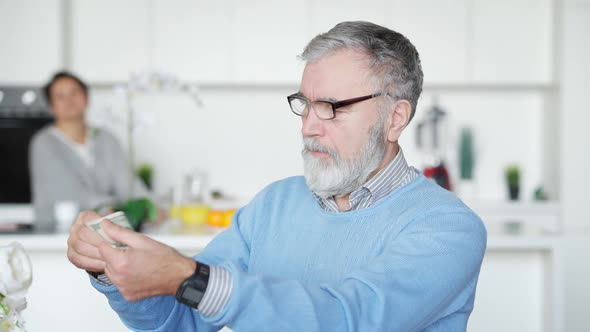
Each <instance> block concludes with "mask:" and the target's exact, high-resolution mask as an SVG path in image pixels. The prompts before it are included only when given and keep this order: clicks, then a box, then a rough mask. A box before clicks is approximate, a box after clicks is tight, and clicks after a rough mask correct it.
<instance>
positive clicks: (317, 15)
mask: <svg viewBox="0 0 590 332" xmlns="http://www.w3.org/2000/svg"><path fill="white" fill-rule="evenodd" d="M385 6H386V1H385V0H367V1H363V3H362V4H359V2H358V1H356V0H317V1H309V2H308V10H307V12H308V13H309V14H308V15H309V17H308V20H309V23H308V24H305V26H306V27H308V28H307V29H308V31H307V41H309V40H311V38H313V37H314V36H316V35H318V34H320V33H324V32H327V31H328V30H330V29H331V28H333V27H334V26H335V25H336V24H337V23H340V22H343V21H369V22H373V23H376V24H380V25H387V21H388V15H387V13H386V11H385V10H383V9H384V8H385ZM303 46H305V45H302V46H301V47H303Z"/></svg>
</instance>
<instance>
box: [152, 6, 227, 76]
mask: <svg viewBox="0 0 590 332" xmlns="http://www.w3.org/2000/svg"><path fill="white" fill-rule="evenodd" d="M234 2H235V1H234V0H219V1H214V2H213V1H207V0H198V1H192V0H155V1H154V11H153V15H154V22H153V33H154V36H153V37H154V47H153V48H152V49H151V52H153V62H154V67H156V68H160V69H162V70H164V71H165V72H169V73H171V74H174V75H177V76H178V77H179V78H180V79H182V80H188V81H194V82H227V81H229V80H230V78H231V76H232V74H233V70H234V65H235V64H234V62H233V56H232V51H233V49H234V39H233V37H234V35H233V31H232V26H233V23H232V21H233V6H234Z"/></svg>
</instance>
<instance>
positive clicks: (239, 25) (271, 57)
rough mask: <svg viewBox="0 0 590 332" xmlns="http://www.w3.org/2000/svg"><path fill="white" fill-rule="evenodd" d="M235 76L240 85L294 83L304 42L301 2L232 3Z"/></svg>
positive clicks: (305, 16)
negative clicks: (233, 11)
mask: <svg viewBox="0 0 590 332" xmlns="http://www.w3.org/2000/svg"><path fill="white" fill-rule="evenodd" d="M234 10H235V20H234V26H233V31H234V47H235V49H234V52H233V55H234V57H233V61H234V63H235V75H234V77H233V81H234V82H235V83H238V84H242V83H252V84H259V83H296V82H299V79H300V77H301V73H302V69H303V66H301V63H300V61H299V60H298V59H297V55H299V54H301V52H302V51H303V47H304V46H305V44H306V43H307V42H308V40H307V39H308V38H307V37H308V36H307V34H306V28H305V26H306V24H307V23H308V13H307V11H306V7H305V5H304V3H303V2H301V1H289V2H281V3H280V5H279V4H278V2H277V1H273V0H257V1H236V2H235V5H234Z"/></svg>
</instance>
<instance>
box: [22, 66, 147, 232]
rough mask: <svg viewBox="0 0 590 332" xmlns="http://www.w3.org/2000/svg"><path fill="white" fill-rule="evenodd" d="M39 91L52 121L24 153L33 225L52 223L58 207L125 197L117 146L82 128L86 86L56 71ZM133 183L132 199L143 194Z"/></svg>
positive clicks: (126, 174)
mask: <svg viewBox="0 0 590 332" xmlns="http://www.w3.org/2000/svg"><path fill="white" fill-rule="evenodd" d="M44 92H45V97H46V98H47V101H48V103H49V106H50V108H51V112H52V113H53V116H54V119H55V121H54V123H53V124H51V125H48V126H47V127H45V128H43V129H41V130H40V131H39V132H37V134H36V135H35V136H34V137H33V139H32V141H31V147H30V149H29V151H30V152H29V153H30V165H29V166H30V167H29V168H30V172H31V192H32V195H33V204H34V207H35V220H36V223H37V225H41V226H48V225H51V223H52V222H53V220H55V212H56V207H58V206H59V205H60V204H61V205H64V204H69V205H72V204H74V205H75V206H76V207H77V209H80V210H83V209H95V208H97V207H100V206H108V205H111V204H114V203H116V202H121V201H123V200H126V199H128V198H129V196H130V188H129V183H130V177H131V176H132V175H131V172H130V170H129V165H128V162H127V158H126V155H125V153H124V152H123V150H122V149H121V144H120V143H119V142H118V141H117V140H116V139H115V137H114V136H113V135H112V134H111V133H109V132H108V131H106V130H104V129H98V128H91V127H89V126H88V125H87V124H86V121H85V115H86V108H87V106H88V86H87V85H86V84H85V83H84V82H82V80H80V79H79V78H78V77H76V76H74V75H73V74H71V73H68V72H59V73H57V74H55V75H54V76H53V78H52V79H51V80H50V81H49V82H48V83H47V84H46V85H45V87H44ZM134 183H135V188H134V193H136V194H138V195H136V196H145V195H146V193H147V191H146V189H145V187H144V186H143V185H142V184H140V182H139V181H135V180H134ZM58 210H59V209H58Z"/></svg>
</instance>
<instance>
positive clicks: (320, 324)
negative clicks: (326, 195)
mask: <svg viewBox="0 0 590 332" xmlns="http://www.w3.org/2000/svg"><path fill="white" fill-rule="evenodd" d="M485 247H486V231H485V228H484V226H483V224H482V222H481V220H480V219H479V218H478V217H477V216H476V215H475V214H474V213H473V212H472V211H471V210H470V209H469V208H467V207H466V206H465V205H464V204H463V203H462V202H461V201H460V200H459V199H457V198H456V197H455V196H454V195H453V194H451V193H449V192H447V191H445V190H444V189H442V188H440V187H439V186H437V185H435V184H433V183H432V182H431V181H429V180H427V179H426V178H424V176H422V175H420V176H419V177H418V178H416V179H415V180H414V181H412V182H410V183H408V184H407V185H405V186H403V187H402V188H400V189H399V190H396V191H394V192H393V193H391V194H389V196H388V197H386V198H385V199H383V200H381V201H379V202H378V203H376V204H375V205H373V206H372V207H370V208H366V209H361V210H356V211H350V212H345V213H332V212H326V211H324V210H322V209H321V208H320V206H319V205H318V202H317V199H316V197H315V196H314V195H313V194H312V193H311V192H310V191H309V189H308V188H307V186H306V184H305V180H304V178H303V177H292V178H288V179H285V180H282V181H279V182H276V183H273V184H271V185H270V186H268V187H267V188H266V189H264V190H263V191H262V192H260V193H259V194H258V195H257V196H256V197H255V198H254V200H253V201H252V202H251V203H250V204H248V205H247V206H245V207H244V208H242V209H240V210H239V211H238V212H237V213H236V216H235V217H234V220H233V223H232V226H231V227H230V228H229V229H228V230H227V231H225V232H224V233H222V234H220V235H219V236H217V237H216V238H215V239H214V240H213V241H212V242H211V243H210V244H209V245H208V246H207V248H206V249H205V250H204V251H203V252H202V253H200V254H199V255H197V256H195V259H197V260H198V261H201V262H203V263H206V264H212V265H220V266H222V267H224V268H226V269H227V270H228V271H229V272H230V273H231V275H232V281H233V291H232V294H231V296H230V299H229V302H228V304H227V306H226V307H225V308H224V310H222V312H221V313H219V314H217V315H215V316H213V317H205V316H203V315H202V314H200V313H199V312H198V311H196V310H193V309H191V308H189V307H187V306H185V305H183V304H180V303H178V302H177V301H176V300H175V299H174V297H172V296H161V297H152V298H148V299H145V300H142V301H139V302H133V303H130V302H127V301H125V300H124V299H123V297H122V296H121V294H120V293H119V292H118V291H117V290H116V288H115V287H114V286H110V287H105V286H101V285H100V284H98V283H96V282H93V285H94V286H95V287H96V288H97V289H98V290H99V291H101V292H103V293H104V294H106V296H107V297H108V299H109V302H110V305H111V306H112V308H113V309H114V310H115V311H116V312H117V313H118V314H119V316H120V317H121V319H122V320H123V322H124V323H125V324H126V325H127V326H128V327H129V328H131V329H134V330H137V331H215V330H217V329H219V328H220V327H221V326H224V325H226V326H229V327H231V328H232V329H234V330H235V331H240V332H241V331H303V332H308V331H322V332H323V331H363V332H364V331H379V332H381V331H445V332H448V331H465V329H466V325H467V319H468V318H469V314H470V313H471V311H472V309H473V301H474V297H475V288H476V284H477V278H478V275H479V269H480V265H481V261H482V258H483V255H484V251H485Z"/></svg>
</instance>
